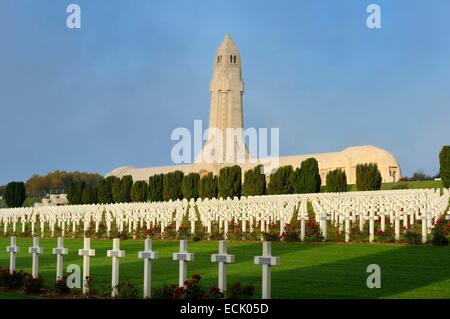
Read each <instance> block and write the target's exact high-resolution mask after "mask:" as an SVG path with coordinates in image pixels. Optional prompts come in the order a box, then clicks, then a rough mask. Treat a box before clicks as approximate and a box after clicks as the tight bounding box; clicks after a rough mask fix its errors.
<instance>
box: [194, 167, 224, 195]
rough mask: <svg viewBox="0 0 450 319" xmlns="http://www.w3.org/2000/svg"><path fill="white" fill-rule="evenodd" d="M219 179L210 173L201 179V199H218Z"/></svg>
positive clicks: (199, 193)
mask: <svg viewBox="0 0 450 319" xmlns="http://www.w3.org/2000/svg"><path fill="white" fill-rule="evenodd" d="M218 187H219V186H218V178H217V176H215V175H213V173H211V172H209V173H208V174H206V175H205V176H203V177H202V178H200V183H199V188H198V195H199V197H200V198H201V199H205V198H209V199H212V198H217V194H218Z"/></svg>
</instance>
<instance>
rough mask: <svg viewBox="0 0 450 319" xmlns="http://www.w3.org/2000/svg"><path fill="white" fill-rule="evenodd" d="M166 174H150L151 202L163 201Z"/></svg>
mask: <svg viewBox="0 0 450 319" xmlns="http://www.w3.org/2000/svg"><path fill="white" fill-rule="evenodd" d="M163 179H164V174H158V175H153V176H150V177H149V179H148V200H149V201H151V202H162V201H163V200H164V198H163Z"/></svg>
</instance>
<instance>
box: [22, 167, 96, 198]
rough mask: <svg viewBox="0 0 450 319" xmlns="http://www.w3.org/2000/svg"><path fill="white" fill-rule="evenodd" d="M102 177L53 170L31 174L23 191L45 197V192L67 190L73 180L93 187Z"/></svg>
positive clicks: (92, 174) (30, 194)
mask: <svg viewBox="0 0 450 319" xmlns="http://www.w3.org/2000/svg"><path fill="white" fill-rule="evenodd" d="M102 178H103V177H102V176H101V175H99V174H96V173H84V172H66V171H59V170H57V171H54V172H50V173H48V174H47V175H33V176H31V177H30V178H29V179H28V180H27V181H26V182H25V191H26V193H27V195H28V196H29V197H45V196H46V195H47V194H62V193H65V192H67V190H68V188H69V185H70V184H71V183H72V182H73V181H76V182H84V183H85V184H86V186H88V187H93V186H96V185H97V184H98V182H99V181H100V180H101V179H102Z"/></svg>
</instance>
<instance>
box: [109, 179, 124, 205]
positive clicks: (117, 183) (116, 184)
mask: <svg viewBox="0 0 450 319" xmlns="http://www.w3.org/2000/svg"><path fill="white" fill-rule="evenodd" d="M121 185H122V181H121V180H120V178H118V177H116V178H115V179H113V180H112V184H111V192H112V199H113V202H114V203H120V202H121V198H120V189H121Z"/></svg>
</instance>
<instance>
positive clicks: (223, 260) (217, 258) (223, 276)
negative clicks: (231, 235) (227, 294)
mask: <svg viewBox="0 0 450 319" xmlns="http://www.w3.org/2000/svg"><path fill="white" fill-rule="evenodd" d="M211 262H216V263H218V264H219V289H220V291H222V292H224V291H225V290H227V264H230V263H234V255H229V254H227V242H226V241H224V240H221V241H219V253H218V254H212V255H211Z"/></svg>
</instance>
